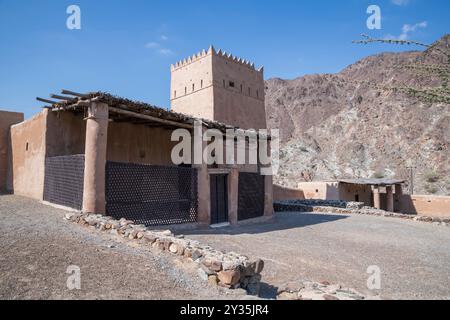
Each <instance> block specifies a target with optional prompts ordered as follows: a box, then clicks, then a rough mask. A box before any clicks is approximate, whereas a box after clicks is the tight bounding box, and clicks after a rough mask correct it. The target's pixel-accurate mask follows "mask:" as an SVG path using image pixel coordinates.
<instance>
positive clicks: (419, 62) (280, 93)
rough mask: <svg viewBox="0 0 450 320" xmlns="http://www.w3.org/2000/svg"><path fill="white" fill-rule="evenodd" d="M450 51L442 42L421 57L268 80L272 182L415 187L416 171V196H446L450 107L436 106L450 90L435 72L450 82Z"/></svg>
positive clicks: (385, 57)
mask: <svg viewBox="0 0 450 320" xmlns="http://www.w3.org/2000/svg"><path fill="white" fill-rule="evenodd" d="M449 44H450V35H445V36H444V37H442V38H441V39H440V40H438V41H437V42H435V43H434V44H433V45H432V46H431V47H429V48H427V49H426V50H424V51H405V52H395V53H391V52H382V53H380V54H376V55H371V56H368V57H365V58H363V59H360V60H359V61H356V62H355V63H353V64H351V65H349V66H347V67H345V68H343V69H342V70H341V71H340V72H338V73H336V74H312V75H305V76H301V77H297V78H295V79H292V80H285V79H281V78H271V79H268V80H266V112H267V122H268V126H269V128H271V129H277V128H281V130H280V135H281V150H280V160H281V165H280V170H279V174H278V175H277V176H276V177H275V182H276V183H278V184H281V185H285V186H289V187H296V186H297V183H298V182H300V181H305V180H325V179H336V178H357V177H361V178H368V177H381V176H383V177H389V178H401V179H406V180H410V175H411V171H412V174H413V175H414V181H413V182H414V191H415V193H425V194H449V192H450V160H449V159H450V129H449V126H450V104H449V103H448V102H447V101H448V100H445V101H444V102H442V101H439V99H437V100H438V101H434V100H433V97H434V96H435V93H438V94H439V95H441V94H442V93H443V94H444V98H445V99H446V97H447V96H448V92H449V85H448V82H445V81H446V80H445V79H446V78H445V79H444V78H443V76H442V74H441V73H439V72H438V73H430V70H431V69H433V70H434V69H436V70H441V71H442V70H444V71H445V72H446V73H445V74H447V75H448V70H449V63H448V61H449V60H448V56H449V55H450V45H449ZM446 55H447V56H446ZM445 74H444V75H445ZM443 79H444V80H443ZM429 99H431V100H430V101H428V100H429ZM408 168H412V169H408Z"/></svg>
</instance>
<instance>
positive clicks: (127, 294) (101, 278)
mask: <svg viewBox="0 0 450 320" xmlns="http://www.w3.org/2000/svg"><path fill="white" fill-rule="evenodd" d="M65 213H66V211H63V210H60V209H56V208H53V207H50V206H46V205H43V204H41V203H39V202H37V201H34V200H30V199H26V198H22V197H18V196H10V195H1V196H0V252H1V255H0V299H224V298H235V297H234V296H231V297H230V296H229V295H228V294H230V293H229V292H228V290H227V291H224V290H223V289H219V288H215V287H212V286H209V285H208V284H207V283H206V282H204V281H202V280H200V279H199V278H198V276H197V274H196V271H197V269H196V268H194V266H193V264H192V263H188V262H185V263H182V262H181V261H180V260H178V259H177V258H175V257H173V256H172V255H169V254H166V253H160V252H153V251H149V249H143V248H139V247H131V246H130V245H127V244H125V243H122V242H117V240H113V238H111V237H110V236H109V235H106V234H100V233H98V232H95V231H91V230H90V229H88V228H83V227H81V226H79V225H76V224H73V223H70V222H67V221H64V220H63V217H64V215H65ZM70 265H77V266H79V267H80V269H81V290H72V291H71V290H68V289H67V285H66V282H67V278H68V277H69V276H70V275H69V274H66V270H67V267H68V266H70ZM237 298H241V297H237Z"/></svg>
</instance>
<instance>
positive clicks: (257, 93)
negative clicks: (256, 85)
mask: <svg viewBox="0 0 450 320" xmlns="http://www.w3.org/2000/svg"><path fill="white" fill-rule="evenodd" d="M256 97H257V98H259V91H258V90H256Z"/></svg>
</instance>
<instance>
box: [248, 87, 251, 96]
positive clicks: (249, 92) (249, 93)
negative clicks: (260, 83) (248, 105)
mask: <svg viewBox="0 0 450 320" xmlns="http://www.w3.org/2000/svg"><path fill="white" fill-rule="evenodd" d="M250 90H251V89H250V88H248V95H249V96H250V95H251V91H250Z"/></svg>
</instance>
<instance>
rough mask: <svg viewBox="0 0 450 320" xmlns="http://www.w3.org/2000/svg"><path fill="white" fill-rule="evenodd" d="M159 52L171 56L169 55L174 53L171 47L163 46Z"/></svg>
mask: <svg viewBox="0 0 450 320" xmlns="http://www.w3.org/2000/svg"><path fill="white" fill-rule="evenodd" d="M158 52H159V53H160V54H162V55H163V56H169V55H172V54H173V53H174V52H173V51H172V50H171V49H168V48H161V49H159V50H158Z"/></svg>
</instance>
